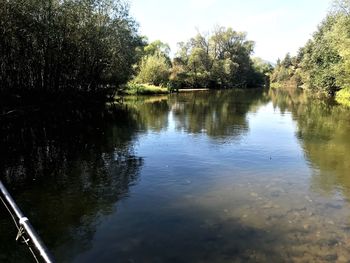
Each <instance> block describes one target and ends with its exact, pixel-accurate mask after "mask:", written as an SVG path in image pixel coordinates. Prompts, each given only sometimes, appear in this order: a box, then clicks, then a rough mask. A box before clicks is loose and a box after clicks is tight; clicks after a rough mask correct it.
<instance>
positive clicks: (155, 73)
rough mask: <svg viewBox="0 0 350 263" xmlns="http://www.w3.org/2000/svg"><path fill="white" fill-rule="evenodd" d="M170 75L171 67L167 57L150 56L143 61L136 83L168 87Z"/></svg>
mask: <svg viewBox="0 0 350 263" xmlns="http://www.w3.org/2000/svg"><path fill="white" fill-rule="evenodd" d="M169 75H170V66H169V63H168V61H167V59H166V58H165V56H162V55H160V54H154V55H149V56H145V57H144V58H143V59H142V61H141V64H140V69H139V73H138V75H137V76H136V78H135V82H137V83H147V84H152V85H156V86H158V85H166V83H167V82H168V79H169Z"/></svg>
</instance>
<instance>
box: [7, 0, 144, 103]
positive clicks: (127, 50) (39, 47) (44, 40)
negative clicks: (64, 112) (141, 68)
mask: <svg viewBox="0 0 350 263" xmlns="http://www.w3.org/2000/svg"><path fill="white" fill-rule="evenodd" d="M0 1H1V2H0V5H1V8H0V46H1V48H0V61H1V62H0V92H1V93H2V94H4V93H7V94H32V95H33V96H34V95H35V94H34V93H38V92H39V93H40V94H42V95H44V93H50V94H52V93H57V92H61V93H62V92H65V93H67V92H69V93H77V92H90V93H96V92H102V93H107V92H108V91H109V90H110V87H118V86H119V85H120V84H122V83H125V82H126V81H127V80H128V79H129V77H130V76H131V75H132V72H133V69H132V65H133V64H134V63H135V62H136V60H135V59H136V48H137V46H138V45H140V44H141V39H140V37H139V36H138V35H137V24H136V23H135V21H134V20H133V19H132V18H131V17H130V15H129V8H128V5H127V4H126V3H125V2H123V1H122V0H101V1H98V0H79V1H76V0H65V1H61V0H47V1H40V0H28V1H20V0H11V1H7V0H0Z"/></svg>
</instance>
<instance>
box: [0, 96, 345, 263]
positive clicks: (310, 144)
mask: <svg viewBox="0 0 350 263" xmlns="http://www.w3.org/2000/svg"><path fill="white" fill-rule="evenodd" d="M111 115H113V116H112V117H111V116H109V114H104V115H103V117H100V118H95V117H94V118H92V117H91V118H90V119H89V120H88V121H84V122H81V121H80V122H79V123H76V122H74V120H66V121H65V122H62V121H61V122H59V123H58V124H57V123H56V124H55V125H54V124H53V123H54V121H53V120H52V119H50V120H51V122H50V121H42V119H40V121H38V120H36V121H32V122H30V123H26V126H25V128H22V129H21V132H19V133H14V135H13V138H12V137H11V135H8V138H7V139H6V140H5V139H3V140H2V149H1V154H2V156H3V158H2V160H1V161H0V171H1V176H2V179H3V181H4V183H5V184H6V185H7V186H8V188H9V190H10V192H11V193H12V195H13V197H14V198H15V199H16V200H17V202H18V205H19V206H20V207H21V208H22V210H23V211H24V213H25V214H26V215H27V216H28V217H29V218H30V220H31V221H32V223H33V225H34V227H35V228H36V229H37V231H38V232H39V233H40V235H41V237H42V238H43V240H44V242H45V243H46V244H47V246H48V247H49V248H50V250H51V251H52V253H53V254H54V256H55V258H56V259H57V261H58V262H130V263H132V262H154V263H157V262H316V261H317V262H323V261H325V262H326V261H327V262H347V261H348V259H349V258H350V250H349V245H350V202H349V201H350V199H349V198H350V174H349V171H350V154H349V152H350V109H347V108H343V107H341V106H337V105H334V104H332V103H329V102H325V101H320V100H316V99H311V98H309V97H308V96H307V95H306V94H303V93H301V92H298V91H293V90H292V91H282V90H280V91H278V90H277V91H276V90H270V91H266V90H250V91H240V90H233V91H232V90H231V91H203V92H193V93H184V94H172V95H164V96H153V97H129V98H126V99H125V101H124V106H121V107H120V108H119V107H118V109H117V113H115V112H114V113H113V114H112V113H111ZM14 128H16V127H14ZM33 134H34V135H33ZM20 138H22V140H21V139H20ZM28 138H29V139H28ZM30 138H35V140H32V141H30ZM17 141H18V143H17ZM0 213H1V218H0V262H33V260H32V258H31V256H30V254H29V253H28V251H27V249H26V247H25V246H23V245H20V244H16V242H15V241H14V239H15V236H16V230H15V227H14V225H13V224H12V223H11V219H10V217H9V216H8V214H7V211H6V210H5V209H4V208H1V209H0Z"/></svg>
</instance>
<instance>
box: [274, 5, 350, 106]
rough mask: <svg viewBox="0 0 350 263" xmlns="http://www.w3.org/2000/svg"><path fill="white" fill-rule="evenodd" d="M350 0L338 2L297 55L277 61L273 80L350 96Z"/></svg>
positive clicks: (348, 97) (349, 98)
mask: <svg viewBox="0 0 350 263" xmlns="http://www.w3.org/2000/svg"><path fill="white" fill-rule="evenodd" d="M349 47H350V1H349V0H340V1H335V2H334V9H333V10H332V11H331V12H330V13H329V14H328V15H327V17H326V18H325V19H324V21H322V23H321V24H320V25H319V27H318V30H317V31H316V32H315V33H314V35H313V38H312V39H310V40H309V41H308V42H307V43H306V45H305V46H304V47H302V48H300V50H299V52H298V54H297V55H296V56H295V57H291V56H290V55H289V54H287V56H286V57H285V58H284V59H283V60H282V61H278V62H277V66H276V68H275V70H274V72H273V74H272V76H271V80H272V82H273V83H282V82H285V81H291V82H292V83H294V84H295V85H297V86H301V87H303V88H305V89H307V90H311V91H318V92H322V93H327V94H330V95H336V96H337V98H338V99H339V100H342V99H343V100H350V49H349Z"/></svg>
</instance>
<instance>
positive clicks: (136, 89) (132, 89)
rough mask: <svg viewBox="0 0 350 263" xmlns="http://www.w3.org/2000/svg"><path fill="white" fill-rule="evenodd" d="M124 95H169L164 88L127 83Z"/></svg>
mask: <svg viewBox="0 0 350 263" xmlns="http://www.w3.org/2000/svg"><path fill="white" fill-rule="evenodd" d="M124 93H125V94H128V95H151V94H166V93H169V90H168V89H167V88H164V87H158V86H154V85H148V84H139V83H135V82H129V83H128V84H127V87H126V90H125V91H124Z"/></svg>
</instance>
